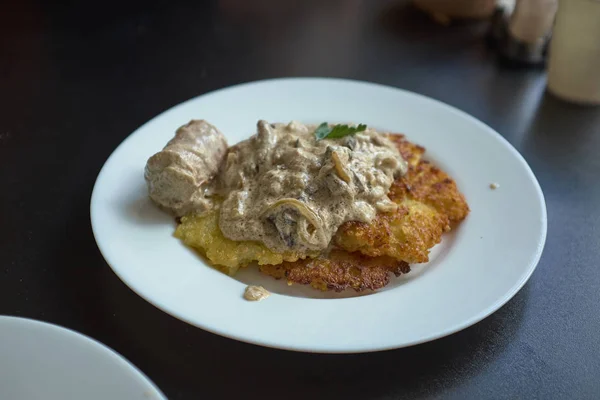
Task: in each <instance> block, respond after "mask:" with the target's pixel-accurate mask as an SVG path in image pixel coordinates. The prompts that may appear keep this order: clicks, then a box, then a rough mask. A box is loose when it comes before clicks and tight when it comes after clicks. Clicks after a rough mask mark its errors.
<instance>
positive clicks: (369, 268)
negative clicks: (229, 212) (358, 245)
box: [260, 250, 410, 292]
mask: <svg viewBox="0 0 600 400" xmlns="http://www.w3.org/2000/svg"><path fill="white" fill-rule="evenodd" d="M260 271H261V272H263V273H265V274H267V275H270V276H272V277H274V278H276V279H282V278H285V279H287V281H288V282H290V283H299V284H302V285H308V284H310V285H311V286H312V287H314V288H316V289H319V290H323V291H325V290H334V291H336V292H340V291H342V290H344V289H348V288H352V289H354V290H356V291H362V290H366V289H371V290H375V289H380V288H382V287H384V286H385V285H387V284H388V283H389V281H390V274H394V275H396V276H399V275H400V274H403V273H407V272H409V271H410V267H409V265H408V264H407V263H406V262H403V261H398V260H396V259H394V258H391V257H376V258H373V257H367V256H364V255H362V254H360V253H347V252H345V251H340V250H334V251H332V252H331V253H330V254H329V255H328V257H327V258H321V257H318V258H313V259H305V260H299V261H296V262H284V263H282V264H279V265H261V266H260Z"/></svg>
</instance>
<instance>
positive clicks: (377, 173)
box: [217, 121, 407, 254]
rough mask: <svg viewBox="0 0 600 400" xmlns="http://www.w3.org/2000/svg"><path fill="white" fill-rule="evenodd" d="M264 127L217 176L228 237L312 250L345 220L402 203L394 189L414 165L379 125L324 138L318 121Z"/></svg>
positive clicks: (231, 154)
mask: <svg viewBox="0 0 600 400" xmlns="http://www.w3.org/2000/svg"><path fill="white" fill-rule="evenodd" d="M257 127H258V132H257V134H256V135H254V136H252V137H251V138H249V139H248V140H245V141H243V142H240V143H238V144H237V145H235V146H232V147H231V148H230V149H229V151H228V153H227V155H226V156H225V161H224V164H223V166H222V167H221V170H220V173H219V175H218V177H217V186H218V189H217V190H218V192H219V194H220V195H221V196H223V197H224V202H223V204H222V206H221V209H220V219H219V226H220V228H221V231H222V232H223V234H224V235H225V236H226V237H227V238H229V239H232V240H237V241H242V240H251V241H260V242H262V243H264V244H265V245H266V246H267V247H268V248H269V249H271V250H272V251H275V252H279V253H282V252H290V251H294V252H297V253H299V254H306V253H308V252H310V251H321V250H324V249H326V248H327V247H328V245H329V243H330V241H331V238H332V237H333V235H334V234H335V232H336V231H337V229H338V228H339V226H340V225H341V224H343V223H344V222H346V221H362V222H370V221H371V220H372V219H373V218H374V217H375V215H376V213H377V212H378V211H379V212H390V211H394V210H395V209H396V207H397V206H396V204H395V203H393V202H392V201H391V200H390V199H389V198H388V196H387V193H388V191H389V189H390V186H391V185H392V182H393V181H394V179H395V178H396V177H398V176H401V175H403V174H404V173H406V170H407V163H406V161H405V160H404V159H403V158H402V156H401V155H400V153H399V152H398V150H397V149H396V147H395V146H394V144H393V143H392V142H390V141H389V140H388V139H387V138H386V137H385V136H383V135H381V134H379V133H377V132H376V131H375V130H373V129H369V128H368V129H367V130H366V131H363V132H359V133H356V134H353V135H349V136H345V137H343V138H339V139H323V140H320V141H317V139H316V138H315V136H314V131H315V129H316V126H315V125H304V124H301V123H299V122H295V121H293V122H290V123H289V124H279V123H278V124H269V123H268V122H266V121H259V122H258V125H257Z"/></svg>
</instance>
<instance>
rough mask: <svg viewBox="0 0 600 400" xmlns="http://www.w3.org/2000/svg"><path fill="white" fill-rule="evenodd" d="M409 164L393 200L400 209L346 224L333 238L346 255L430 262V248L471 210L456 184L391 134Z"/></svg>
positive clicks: (412, 146)
mask: <svg viewBox="0 0 600 400" xmlns="http://www.w3.org/2000/svg"><path fill="white" fill-rule="evenodd" d="M389 138H390V140H392V141H393V142H394V143H395V144H396V146H397V147H398V150H399V151H400V153H401V154H402V156H403V157H404V158H405V159H406V160H407V161H408V164H409V167H408V172H407V173H406V174H405V175H404V176H403V177H401V178H398V179H396V181H395V182H394V183H393V185H392V187H391V188H390V192H389V197H390V199H391V200H392V201H394V202H395V203H396V204H398V206H399V207H398V210H397V211H395V212H392V213H387V214H379V215H378V216H377V217H376V218H375V220H373V221H372V222H371V223H370V224H365V223H362V222H347V223H345V224H344V225H342V226H341V227H340V229H339V230H338V232H337V234H336V236H335V237H334V241H335V244H336V245H337V246H339V247H340V248H342V249H344V250H347V251H351V252H352V251H360V252H361V253H363V254H366V255H369V256H373V257H377V256H382V255H386V256H390V257H394V258H396V259H398V260H403V261H406V262H408V263H422V262H427V261H429V249H430V248H431V247H433V246H434V245H435V244H437V243H439V242H440V241H441V238H442V234H443V233H444V232H446V231H449V230H450V224H451V223H457V222H460V221H462V220H463V219H464V218H465V217H466V216H467V214H468V213H469V207H468V205H467V203H466V201H465V199H464V197H463V195H462V194H461V193H460V192H459V191H458V188H457V187H456V183H455V182H454V181H453V180H452V179H451V178H450V177H449V176H448V175H447V174H446V173H445V172H443V171H442V170H440V169H439V168H437V167H435V166H434V165H432V164H431V163H430V162H428V161H424V160H422V159H421V157H422V156H423V154H424V152H425V149H424V148H423V147H421V146H417V145H415V144H413V143H410V142H409V141H407V140H406V139H405V138H404V136H403V135H389Z"/></svg>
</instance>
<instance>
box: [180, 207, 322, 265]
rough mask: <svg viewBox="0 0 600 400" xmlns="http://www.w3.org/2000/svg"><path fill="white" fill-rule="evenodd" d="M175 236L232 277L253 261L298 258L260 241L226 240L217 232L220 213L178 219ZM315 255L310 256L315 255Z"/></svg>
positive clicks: (269, 261)
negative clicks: (268, 246) (270, 247)
mask: <svg viewBox="0 0 600 400" xmlns="http://www.w3.org/2000/svg"><path fill="white" fill-rule="evenodd" d="M175 237H177V238H179V239H181V240H182V241H183V242H184V243H185V244H186V245H188V246H190V247H193V248H194V249H196V250H198V251H199V252H200V253H201V254H202V255H204V256H206V258H208V259H209V260H210V261H211V262H212V263H214V264H215V265H216V266H217V267H218V268H219V269H220V270H221V271H223V272H225V273H226V274H228V275H234V274H235V273H236V272H237V270H238V269H239V268H240V267H245V266H246V265H248V264H249V263H251V262H253V261H257V262H258V264H259V265H261V264H281V263H282V262H284V261H296V260H298V259H299V257H298V255H297V254H295V253H291V252H290V253H283V254H279V253H274V252H272V251H271V250H269V249H268V248H267V247H266V246H265V245H264V244H262V243H259V242H248V241H245V242H236V241H233V240H230V239H227V238H226V237H225V236H223V233H221V229H219V210H218V208H216V209H213V210H212V211H210V212H208V213H206V214H202V215H195V214H190V215H187V216H185V217H182V218H181V223H180V224H179V225H178V226H177V229H176V230H175ZM316 255H317V253H315V254H313V256H316Z"/></svg>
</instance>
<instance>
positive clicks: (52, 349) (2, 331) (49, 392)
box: [0, 316, 166, 400]
mask: <svg viewBox="0 0 600 400" xmlns="http://www.w3.org/2000/svg"><path fill="white" fill-rule="evenodd" d="M0 399H15V400H17V399H27V400H42V399H43V400H70V399H72V400H81V399H86V400H106V399H111V400H136V399H139V400H162V399H166V397H164V395H163V394H162V393H161V392H160V391H159V390H158V389H157V388H156V386H154V384H153V383H152V382H150V380H148V378H146V377H145V376H144V375H143V374H142V373H141V372H140V371H139V370H138V369H137V368H136V367H134V366H133V365H131V364H130V363H129V362H128V361H127V360H125V359H124V358H123V357H121V356H120V355H118V354H117V353H115V352H114V351H112V350H111V349H109V348H108V347H106V346H104V345H102V344H100V343H98V342H96V341H95V340H92V339H90V338H88V337H86V336H83V335H80V334H79V333H76V332H73V331H71V330H69V329H65V328H61V327H58V326H56V325H52V324H47V323H44V322H39V321H34V320H31V319H24V318H16V317H6V316H0Z"/></svg>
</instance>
